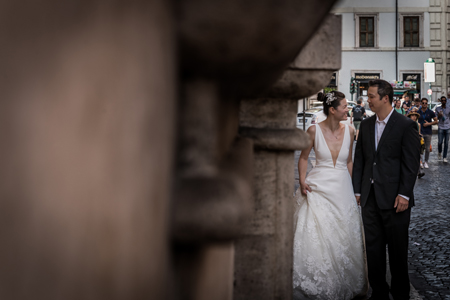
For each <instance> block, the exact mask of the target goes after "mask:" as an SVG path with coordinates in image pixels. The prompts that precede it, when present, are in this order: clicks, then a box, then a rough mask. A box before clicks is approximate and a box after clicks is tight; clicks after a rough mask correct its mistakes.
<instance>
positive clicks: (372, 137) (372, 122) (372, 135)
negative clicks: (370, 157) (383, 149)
mask: <svg viewBox="0 0 450 300" xmlns="http://www.w3.org/2000/svg"><path fill="white" fill-rule="evenodd" d="M376 122H377V117H376V115H375V116H374V117H373V118H372V120H370V123H369V132H370V145H371V146H372V152H373V153H376V152H377V150H376V149H375V123H376Z"/></svg>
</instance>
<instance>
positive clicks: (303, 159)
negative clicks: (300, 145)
mask: <svg viewBox="0 0 450 300" xmlns="http://www.w3.org/2000/svg"><path fill="white" fill-rule="evenodd" d="M316 126H317V125H315V126H310V127H309V128H308V130H307V131H306V133H308V135H309V138H310V141H311V143H310V144H309V146H308V148H306V149H303V150H302V153H301V154H300V157H299V159H298V177H299V183H300V189H301V192H302V193H303V194H305V195H306V191H307V190H308V191H309V192H311V188H310V187H309V186H308V185H307V184H306V182H305V181H306V170H307V169H308V157H309V153H311V149H312V147H313V145H314V137H315V136H316Z"/></svg>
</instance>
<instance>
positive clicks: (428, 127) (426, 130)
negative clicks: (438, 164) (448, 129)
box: [417, 98, 438, 169]
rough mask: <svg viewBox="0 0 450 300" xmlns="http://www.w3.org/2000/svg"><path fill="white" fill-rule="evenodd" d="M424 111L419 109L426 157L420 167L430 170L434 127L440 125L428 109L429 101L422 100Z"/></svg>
mask: <svg viewBox="0 0 450 300" xmlns="http://www.w3.org/2000/svg"><path fill="white" fill-rule="evenodd" d="M421 104H422V105H421V107H422V109H419V110H418V111H417V112H418V113H419V115H420V117H419V124H420V131H421V134H422V136H423V139H424V141H425V156H424V157H422V162H423V164H421V165H420V167H421V168H425V169H428V167H429V166H428V159H429V157H430V145H431V136H432V134H433V130H432V126H433V125H435V124H437V123H438V120H437V117H436V114H435V113H434V112H433V111H432V110H431V109H429V108H428V99H427V98H422V102H421Z"/></svg>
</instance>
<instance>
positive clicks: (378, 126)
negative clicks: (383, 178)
mask: <svg viewBox="0 0 450 300" xmlns="http://www.w3.org/2000/svg"><path fill="white" fill-rule="evenodd" d="M393 112H394V108H392V110H391V112H390V113H389V114H388V115H387V117H386V118H384V120H383V121H380V119H379V118H378V115H377V121H376V122H375V150H376V149H378V143H379V142H380V138H381V136H382V135H383V131H384V128H386V124H387V123H388V122H389V118H390V117H391V115H392V113H393ZM372 183H373V181H372ZM399 195H400V194H399ZM355 196H361V194H355ZM400 196H402V197H403V198H405V199H406V200H408V201H409V197H406V196H404V195H400Z"/></svg>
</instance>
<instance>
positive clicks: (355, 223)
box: [293, 91, 368, 300]
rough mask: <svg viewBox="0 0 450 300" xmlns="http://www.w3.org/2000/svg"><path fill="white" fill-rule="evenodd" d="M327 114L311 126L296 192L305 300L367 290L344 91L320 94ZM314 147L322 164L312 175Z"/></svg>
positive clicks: (297, 275)
mask: <svg viewBox="0 0 450 300" xmlns="http://www.w3.org/2000/svg"><path fill="white" fill-rule="evenodd" d="M318 99H319V101H322V102H323V112H324V113H325V115H326V116H327V119H326V120H324V121H323V122H321V123H319V124H317V125H315V126H311V127H310V128H309V129H308V131H307V133H308V134H309V136H310V138H311V140H312V144H311V146H310V147H309V148H307V149H305V150H303V151H302V153H301V155H300V159H299V161H298V170H299V175H300V187H299V189H298V190H297V192H296V193H295V199H296V201H297V207H296V212H295V217H294V218H295V221H296V224H295V227H294V231H295V235H294V266H293V271H294V274H293V281H294V290H295V292H294V294H295V295H297V296H298V294H300V295H301V299H305V298H306V299H326V300H330V299H336V300H345V299H353V298H355V297H358V296H363V295H365V294H366V292H367V289H368V285H367V279H366V264H365V256H364V243H363V235H362V230H361V228H362V227H361V217H360V212H359V208H358V204H359V203H357V202H356V198H355V195H354V192H353V187H352V180H351V175H352V168H353V161H352V150H353V135H354V129H353V128H351V127H349V126H348V125H344V124H342V123H341V122H340V121H342V120H346V119H347V114H348V108H347V100H346V99H345V96H344V94H342V93H341V92H338V91H333V92H331V93H328V94H326V95H324V94H322V93H319V96H318ZM313 147H314V152H315V155H316V165H315V167H314V168H313V169H312V170H311V172H310V173H309V174H308V176H306V169H307V166H308V156H309V154H310V152H311V149H312V148H313Z"/></svg>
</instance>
